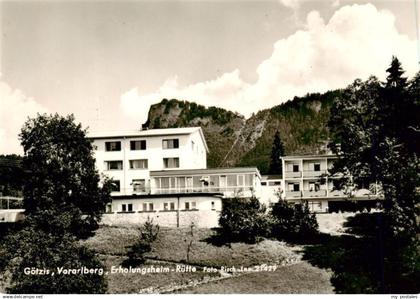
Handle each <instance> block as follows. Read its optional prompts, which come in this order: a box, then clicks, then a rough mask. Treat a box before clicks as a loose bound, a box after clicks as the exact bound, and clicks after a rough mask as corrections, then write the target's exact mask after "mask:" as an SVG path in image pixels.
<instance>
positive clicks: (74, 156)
mask: <svg viewBox="0 0 420 299" xmlns="http://www.w3.org/2000/svg"><path fill="white" fill-rule="evenodd" d="M20 138H21V143H22V146H23V149H24V157H23V167H24V169H25V171H26V174H25V180H24V189H23V195H24V208H25V214H26V215H27V216H28V217H29V218H31V219H35V218H36V224H37V225H38V226H39V227H40V228H41V229H42V230H44V231H45V232H52V233H54V234H57V233H64V232H71V233H72V234H74V235H75V236H78V237H86V236H89V235H90V234H91V233H92V231H93V230H95V229H96V228H97V227H98V222H99V221H100V218H101V215H102V213H103V211H104V209H105V205H106V203H107V202H109V201H110V200H111V198H110V195H109V193H110V185H109V184H108V183H105V184H104V186H103V187H102V188H101V187H100V186H99V182H100V177H99V174H98V173H97V171H96V169H95V159H94V158H93V148H92V144H91V141H90V140H88V139H87V138H86V131H85V130H82V128H81V124H75V123H74V116H73V115H70V116H67V117H61V116H59V115H57V114H55V115H45V114H44V115H38V116H37V117H36V118H33V119H29V120H28V121H27V122H26V123H25V124H24V126H23V128H22V131H21V134H20Z"/></svg>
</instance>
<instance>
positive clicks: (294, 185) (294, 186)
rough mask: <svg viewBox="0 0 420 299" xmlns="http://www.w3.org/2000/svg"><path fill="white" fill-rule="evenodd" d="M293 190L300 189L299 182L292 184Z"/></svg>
mask: <svg viewBox="0 0 420 299" xmlns="http://www.w3.org/2000/svg"><path fill="white" fill-rule="evenodd" d="M293 191H295V192H297V191H300V184H293Z"/></svg>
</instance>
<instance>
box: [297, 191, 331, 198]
mask: <svg viewBox="0 0 420 299" xmlns="http://www.w3.org/2000/svg"><path fill="white" fill-rule="evenodd" d="M326 196H327V191H326V190H318V191H309V190H304V191H303V197H326Z"/></svg>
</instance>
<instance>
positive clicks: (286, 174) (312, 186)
mask: <svg viewBox="0 0 420 299" xmlns="http://www.w3.org/2000/svg"><path fill="white" fill-rule="evenodd" d="M336 159H337V156H335V155H305V156H285V157H282V168H283V183H282V185H283V189H282V190H283V192H282V195H283V198H284V199H286V200H288V201H291V202H301V201H303V200H304V201H307V202H308V204H309V207H310V209H311V210H313V211H316V212H327V211H331V210H335V209H336V207H338V206H343V202H345V201H346V202H348V201H349V200H352V201H361V200H377V199H379V198H380V196H379V193H378V191H379V190H378V186H377V185H373V186H369V187H367V188H366V189H364V188H362V189H358V190H356V189H351V190H347V191H346V190H342V189H339V188H338V184H337V182H338V179H339V177H338V176H331V175H330V174H329V170H330V169H331V168H332V166H333V164H334V161H335V160H336Z"/></svg>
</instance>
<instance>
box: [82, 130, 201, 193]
mask: <svg viewBox="0 0 420 299" xmlns="http://www.w3.org/2000/svg"><path fill="white" fill-rule="evenodd" d="M89 138H90V139H91V140H93V146H94V149H95V151H94V152H95V159H96V167H97V169H98V171H99V173H102V174H104V175H106V176H107V177H109V178H112V180H113V185H114V189H113V192H112V195H116V196H118V195H132V194H149V193H150V192H151V184H150V172H151V171H156V170H168V169H205V168H206V167H207V151H208V148H207V144H206V141H205V138H204V135H203V131H202V130H201V128H200V127H194V128H170V129H153V130H144V131H134V132H108V133H101V134H91V135H89Z"/></svg>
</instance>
